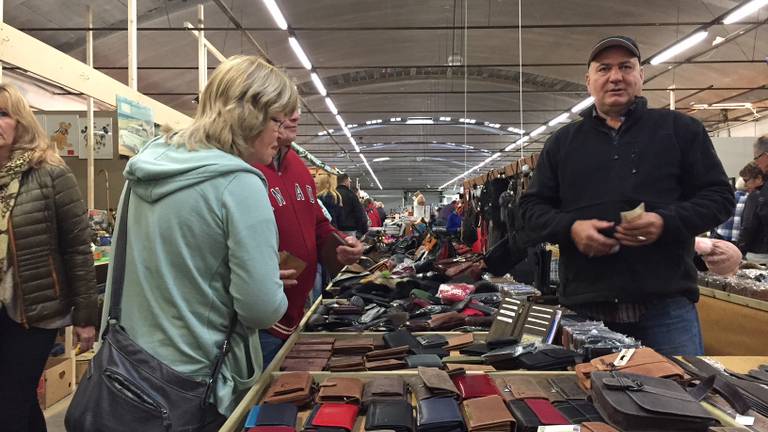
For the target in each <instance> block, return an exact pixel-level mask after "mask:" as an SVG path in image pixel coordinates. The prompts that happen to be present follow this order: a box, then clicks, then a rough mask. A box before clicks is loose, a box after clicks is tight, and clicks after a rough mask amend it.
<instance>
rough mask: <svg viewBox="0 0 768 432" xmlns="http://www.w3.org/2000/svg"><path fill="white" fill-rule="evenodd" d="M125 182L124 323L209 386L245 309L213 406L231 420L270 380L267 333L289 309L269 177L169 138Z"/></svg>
mask: <svg viewBox="0 0 768 432" xmlns="http://www.w3.org/2000/svg"><path fill="white" fill-rule="evenodd" d="M125 177H126V179H127V180H128V181H130V182H131V185H132V194H131V200H130V204H129V209H128V234H127V237H128V246H127V248H128V249H127V257H126V279H125V288H124V292H123V301H122V319H121V323H122V325H123V326H124V327H125V329H126V331H127V332H128V334H129V335H130V336H131V337H132V338H133V339H134V340H135V341H136V342H137V343H138V344H139V345H140V346H142V347H143V348H144V349H146V350H147V351H148V352H149V353H151V354H152V355H154V356H156V357H157V358H159V359H160V360H162V361H163V362H165V363H166V364H167V365H168V366H170V367H172V368H173V369H175V370H177V371H178V372H181V373H183V374H185V375H187V376H190V377H193V378H199V379H206V378H207V377H208V376H209V375H210V370H211V366H212V364H213V361H214V358H215V357H216V353H217V348H218V347H219V346H220V345H221V343H222V341H223V340H224V337H225V336H226V332H227V327H228V325H229V320H230V317H231V316H232V314H233V311H236V312H237V316H238V320H239V321H238V324H237V326H236V329H235V334H234V335H233V337H232V343H231V345H232V351H231V352H230V353H229V355H228V356H227V358H226V361H225V363H224V366H223V368H222V372H221V375H220V376H219V377H218V382H217V385H216V390H215V392H214V395H213V399H214V400H212V402H214V403H215V404H216V406H217V407H218V410H219V412H221V413H222V414H225V415H229V414H230V413H231V412H232V410H233V409H234V407H235V406H236V404H237V403H238V402H239V401H240V399H241V398H242V396H243V395H244V394H245V392H246V391H247V390H248V389H249V388H250V387H251V386H252V385H253V384H254V382H255V381H256V379H257V378H258V377H259V375H260V374H261V371H262V360H261V349H260V346H259V337H258V329H265V328H268V327H270V326H271V325H272V324H273V323H275V322H276V321H277V320H278V319H280V317H281V316H282V315H283V313H284V312H285V310H286V307H287V305H288V302H287V300H286V298H285V295H284V294H283V285H282V282H281V281H280V276H279V271H278V251H277V245H278V237H277V226H276V225H275V218H274V215H273V213H272V207H271V206H270V204H269V199H268V198H267V189H266V180H265V179H264V176H262V174H261V173H260V172H259V171H258V170H256V169H254V168H252V167H251V166H250V165H248V164H247V163H245V162H244V161H243V160H242V159H240V158H238V157H236V156H233V155H230V154H228V153H224V152H222V151H220V150H214V149H202V150H197V151H188V150H187V149H185V148H177V147H175V146H171V145H168V144H166V143H165V141H164V140H163V138H158V139H156V140H154V141H152V142H150V143H148V144H147V145H146V146H145V147H144V148H143V149H142V151H141V152H140V153H139V154H138V155H136V156H135V157H133V158H132V159H131V160H130V161H129V162H128V165H127V167H126V169H125ZM119 241H122V239H115V242H119ZM110 276H111V274H110ZM110 288H111V287H110V286H107V296H108V298H107V299H106V300H105V307H104V310H105V311H106V310H108V305H109V294H110V292H111V289H110ZM103 322H106V320H104V321H103Z"/></svg>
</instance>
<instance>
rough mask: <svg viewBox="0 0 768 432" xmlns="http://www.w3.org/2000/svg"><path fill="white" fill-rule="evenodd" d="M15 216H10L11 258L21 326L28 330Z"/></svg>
mask: <svg viewBox="0 0 768 432" xmlns="http://www.w3.org/2000/svg"><path fill="white" fill-rule="evenodd" d="M12 216H13V215H8V242H9V244H10V246H11V257H12V260H13V281H14V284H13V285H14V288H15V289H16V291H17V292H16V298H17V300H16V301H17V303H18V305H17V307H18V311H19V315H20V319H21V323H20V324H21V325H22V326H24V328H26V329H28V328H29V325H28V324H27V314H26V313H25V312H24V294H23V290H22V289H21V277H19V262H18V261H17V260H16V236H14V235H13V223H12V220H13V217H12Z"/></svg>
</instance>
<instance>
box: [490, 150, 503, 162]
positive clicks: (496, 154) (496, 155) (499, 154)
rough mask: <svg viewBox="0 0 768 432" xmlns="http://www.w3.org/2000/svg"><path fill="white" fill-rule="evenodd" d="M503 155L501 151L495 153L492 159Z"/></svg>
mask: <svg viewBox="0 0 768 432" xmlns="http://www.w3.org/2000/svg"><path fill="white" fill-rule="evenodd" d="M500 157H501V152H499V153H495V154H494V155H493V156H491V160H494V159H498V158H500Z"/></svg>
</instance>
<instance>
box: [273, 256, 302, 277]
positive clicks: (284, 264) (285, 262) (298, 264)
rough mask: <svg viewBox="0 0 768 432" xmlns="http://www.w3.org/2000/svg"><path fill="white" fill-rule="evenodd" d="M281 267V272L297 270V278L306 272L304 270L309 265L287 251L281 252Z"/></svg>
mask: <svg viewBox="0 0 768 432" xmlns="http://www.w3.org/2000/svg"><path fill="white" fill-rule="evenodd" d="M279 265H280V270H296V277H297V278H298V276H299V275H300V274H301V272H303V271H304V268H306V267H307V263H305V262H304V261H302V260H301V259H299V258H297V257H295V256H293V255H292V254H291V253H290V252H287V251H280V261H279Z"/></svg>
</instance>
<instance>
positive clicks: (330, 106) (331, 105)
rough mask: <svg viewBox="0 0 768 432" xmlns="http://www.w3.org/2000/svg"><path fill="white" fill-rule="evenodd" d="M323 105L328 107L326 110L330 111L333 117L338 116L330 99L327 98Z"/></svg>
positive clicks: (337, 111)
mask: <svg viewBox="0 0 768 432" xmlns="http://www.w3.org/2000/svg"><path fill="white" fill-rule="evenodd" d="M325 104H326V105H327V106H328V109H329V110H331V113H332V114H333V115H338V114H339V110H337V109H336V105H334V103H333V101H332V100H331V98H329V97H327V98H325Z"/></svg>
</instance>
